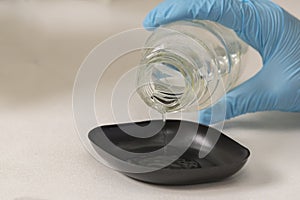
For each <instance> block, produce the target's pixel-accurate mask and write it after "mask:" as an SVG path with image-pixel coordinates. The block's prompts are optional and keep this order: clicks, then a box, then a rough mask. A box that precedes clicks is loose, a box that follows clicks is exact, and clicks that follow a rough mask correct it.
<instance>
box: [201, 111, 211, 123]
mask: <svg viewBox="0 0 300 200" xmlns="http://www.w3.org/2000/svg"><path fill="white" fill-rule="evenodd" d="M199 123H200V124H204V125H207V126H208V125H210V124H211V109H206V110H202V111H200V112H199Z"/></svg>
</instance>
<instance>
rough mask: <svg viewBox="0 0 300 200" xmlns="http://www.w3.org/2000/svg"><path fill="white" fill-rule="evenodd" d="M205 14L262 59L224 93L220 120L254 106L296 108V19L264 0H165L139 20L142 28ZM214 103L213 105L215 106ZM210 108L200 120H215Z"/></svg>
mask: <svg viewBox="0 0 300 200" xmlns="http://www.w3.org/2000/svg"><path fill="white" fill-rule="evenodd" d="M192 19H205V20H212V21H215V22H218V23H220V24H222V25H224V26H226V27H228V28H231V29H233V30H234V31H235V32H236V33H237V35H238V36H239V37H240V38H241V39H242V40H244V41H245V42H246V43H248V44H249V45H251V46H252V47H253V48H255V49H256V50H257V51H258V52H259V53H260V55H261V57H262V59H263V67H262V69H261V70H260V71H259V72H258V73H257V74H256V75H255V76H254V77H252V78H251V79H249V80H248V81H246V82H245V83H243V84H241V85H240V86H238V87H236V88H234V89H233V90H231V91H230V92H228V93H227V94H226V95H225V96H224V97H223V98H222V99H221V100H220V102H219V103H217V104H215V105H214V106H218V105H220V104H222V102H224V101H225V103H226V116H225V117H226V119H230V118H232V117H235V116H238V115H242V114H245V113H250V112H257V111H271V110H278V111H287V112H300V21H299V20H298V19H296V18H295V17H294V16H292V15H291V14H289V13H288V12H286V11H285V10H284V9H283V8H281V7H280V6H278V5H276V4H275V3H273V2H271V1H269V0H165V1H164V2H162V3H161V4H159V5H158V6H157V7H156V8H155V9H154V10H152V11H151V12H150V13H149V14H148V16H147V17H146V19H145V21H144V26H145V28H146V29H150V28H155V27H158V26H160V25H163V24H166V23H169V22H173V21H176V20H192ZM216 108H217V107H216ZM211 112H212V109H211V108H208V109H206V110H203V111H201V112H200V119H199V121H200V123H204V124H211V123H216V122H218V121H219V120H222V119H221V118H220V119H219V118H218V117H215V116H214V121H211Z"/></svg>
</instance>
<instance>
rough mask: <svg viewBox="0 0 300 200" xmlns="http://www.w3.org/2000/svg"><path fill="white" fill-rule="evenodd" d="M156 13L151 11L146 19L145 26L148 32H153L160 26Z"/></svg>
mask: <svg viewBox="0 0 300 200" xmlns="http://www.w3.org/2000/svg"><path fill="white" fill-rule="evenodd" d="M155 16H156V12H155V10H154V11H151V12H150V13H149V14H148V15H147V16H146V17H145V19H144V21H143V26H144V28H145V29H146V30H153V29H155V28H156V27H158V26H159V24H157V23H156V17H155Z"/></svg>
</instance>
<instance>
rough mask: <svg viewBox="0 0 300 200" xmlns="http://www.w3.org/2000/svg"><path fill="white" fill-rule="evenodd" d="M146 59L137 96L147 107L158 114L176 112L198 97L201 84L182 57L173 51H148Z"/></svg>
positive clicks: (200, 92) (141, 69)
mask: <svg viewBox="0 0 300 200" xmlns="http://www.w3.org/2000/svg"><path fill="white" fill-rule="evenodd" d="M145 55H147V57H145V58H144V60H143V61H142V62H141V63H142V65H141V67H140V69H139V71H138V76H137V77H138V81H137V82H138V90H137V92H138V93H139V95H140V97H141V98H142V99H143V100H144V102H145V103H146V104H147V105H148V106H150V107H152V108H154V109H155V110H157V111H159V112H160V113H166V112H168V113H170V112H177V111H180V110H184V109H186V108H187V107H189V106H190V105H191V104H193V103H195V102H196V101H197V99H199V98H200V97H201V95H202V94H203V91H202V90H203V88H204V87H203V85H204V81H203V79H202V77H201V76H199V73H195V70H197V67H196V66H194V65H193V63H191V62H190V61H189V60H188V59H186V58H185V57H184V56H183V54H181V53H180V52H176V51H174V49H172V50H168V49H147V50H146V53H145Z"/></svg>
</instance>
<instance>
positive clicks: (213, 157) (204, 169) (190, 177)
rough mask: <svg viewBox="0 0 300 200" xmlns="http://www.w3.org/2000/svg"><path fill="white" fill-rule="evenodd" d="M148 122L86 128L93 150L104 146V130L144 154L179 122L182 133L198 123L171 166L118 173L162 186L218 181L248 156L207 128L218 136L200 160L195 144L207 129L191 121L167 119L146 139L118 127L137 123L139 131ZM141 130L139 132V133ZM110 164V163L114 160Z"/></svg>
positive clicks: (158, 145)
mask: <svg viewBox="0 0 300 200" xmlns="http://www.w3.org/2000/svg"><path fill="white" fill-rule="evenodd" d="M149 122H150V121H144V122H137V123H127V124H118V125H107V126H100V127H97V128H95V129H93V130H92V131H90V133H89V139H90V141H91V142H92V145H93V147H94V148H95V150H96V151H99V148H101V149H102V150H105V148H106V147H105V145H104V144H103V142H102V139H101V137H100V134H103V133H104V134H105V136H106V137H107V138H108V139H109V140H110V141H111V142H113V143H114V144H115V145H117V146H118V147H120V148H122V149H124V150H127V151H130V152H135V153H146V152H151V151H154V150H157V149H159V148H162V147H163V144H164V140H165V139H166V137H165V135H164V134H165V133H167V141H170V140H171V139H172V138H173V137H174V136H175V135H176V133H177V132H178V128H179V125H180V126H181V128H182V125H183V127H184V128H183V131H186V132H188V131H191V130H193V131H194V130H195V129H194V128H193V127H195V126H198V128H196V129H198V130H197V135H196V137H194V140H193V143H192V144H191V145H190V147H189V148H188V150H187V151H186V152H185V153H184V154H183V155H182V156H181V157H180V158H179V159H178V160H176V161H175V162H174V163H172V164H171V165H169V166H167V167H165V168H163V169H160V170H156V171H153V172H148V173H125V172H121V173H123V174H125V175H127V176H129V177H131V178H133V179H136V180H140V181H143V182H147V183H153V184H162V185H189V184H198V183H207V182H213V181H219V180H222V179H224V178H227V177H229V176H231V175H233V174H235V173H236V172H237V171H239V170H240V169H241V168H242V167H243V166H244V164H245V163H246V162H247V159H248V157H249V155H250V152H249V150H248V149H247V148H245V147H243V146H242V145H240V144H239V143H237V142H235V141H234V140H232V139H231V138H229V137H227V136H226V135H224V134H223V133H220V132H219V131H217V130H215V129H211V128H210V129H211V130H210V132H209V134H216V135H220V137H219V139H218V141H217V143H216V144H215V146H214V147H213V149H212V151H210V153H209V154H208V155H207V156H205V157H204V158H202V159H200V158H199V149H200V148H199V147H200V146H201V145H203V144H202V143H203V141H204V138H205V139H206V140H207V138H210V137H205V136H206V133H207V130H208V127H207V126H204V125H201V124H196V123H193V122H187V121H180V120H167V121H166V123H165V125H164V134H163V133H162V132H159V133H157V134H156V135H155V136H152V137H149V138H136V137H133V136H130V135H128V134H126V133H124V131H123V130H122V127H125V128H127V129H128V127H129V128H130V127H131V126H132V127H133V126H136V125H139V126H141V127H145V128H143V129H140V130H143V133H146V132H147V125H148V124H149ZM151 123H154V125H157V126H161V125H162V121H159V120H157V121H151ZM181 130H182V129H181ZM143 133H140V134H141V135H142V134H143ZM211 138H214V137H211ZM212 143H213V142H212ZM205 144H206V145H207V144H208V145H210V144H211V142H210V141H205ZM110 153H111V152H110ZM110 164H112V165H114V163H110ZM182 164H183V165H184V166H185V167H182V168H181V167H180V166H181V165H182ZM188 165H190V166H188Z"/></svg>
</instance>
